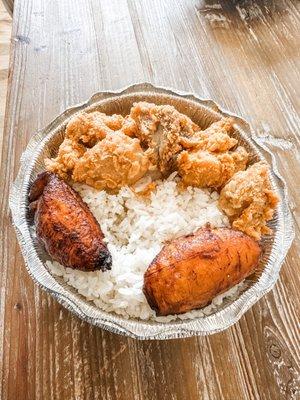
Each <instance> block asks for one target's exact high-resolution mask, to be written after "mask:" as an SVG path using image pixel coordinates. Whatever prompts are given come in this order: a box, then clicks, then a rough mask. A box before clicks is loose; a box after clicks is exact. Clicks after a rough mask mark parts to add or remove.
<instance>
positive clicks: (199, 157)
mask: <svg viewBox="0 0 300 400" xmlns="http://www.w3.org/2000/svg"><path fill="white" fill-rule="evenodd" d="M247 162H248V153H247V152H246V150H245V149H244V148H243V147H242V146H239V147H238V148H237V149H236V150H235V151H227V152H224V153H211V152H209V151H208V150H193V151H182V152H181V153H180V154H179V156H178V158H177V165H178V172H179V175H180V176H181V177H182V181H183V182H184V184H185V185H187V186H197V187H215V188H219V187H222V186H223V185H224V184H225V183H226V182H227V181H228V180H229V179H230V178H231V177H232V176H233V175H234V174H235V173H236V172H237V171H241V170H244V169H245V168H246V165H247Z"/></svg>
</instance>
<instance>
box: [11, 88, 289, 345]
mask: <svg viewBox="0 0 300 400" xmlns="http://www.w3.org/2000/svg"><path fill="white" fill-rule="evenodd" d="M136 101H148V102H154V103H157V104H171V105H174V106H175V107H176V108H177V109H178V111H180V112H182V113H184V114H187V115H188V116H189V117H190V118H191V119H192V120H193V121H194V122H195V123H197V124H198V125H199V126H200V127H201V128H206V127H207V126H208V125H210V124H211V123H212V122H214V121H216V120H218V119H220V118H221V117H222V116H231V117H232V118H233V119H234V122H235V126H236V133H235V136H236V137H237V138H238V139H239V142H240V144H242V145H243V146H245V147H246V149H247V150H248V151H250V153H251V154H252V156H251V160H250V163H253V162H256V161H259V160H266V159H268V160H270V159H271V161H272V166H271V168H272V169H271V183H272V186H273V189H274V191H275V192H276V193H277V194H278V196H279V198H280V202H279V204H278V208H277V212H276V214H275V217H274V219H273V220H272V221H271V222H270V224H269V226H270V227H271V228H272V229H273V234H272V235H270V236H267V237H264V238H263V239H262V242H261V243H262V246H263V256H262V259H261V262H260V265H259V268H258V269H257V272H256V273H255V275H253V276H251V277H250V278H248V279H247V280H246V285H245V290H244V291H243V293H242V294H241V295H240V296H239V297H238V298H237V299H236V300H228V299H227V300H226V299H225V300H224V302H223V303H222V305H221V306H220V308H219V309H217V311H214V312H213V313H212V314H211V315H208V316H204V317H199V318H196V319H193V320H178V321H171V322H169V323H160V322H154V321H153V322H152V321H151V322H145V321H142V320H137V319H126V318H124V317H120V316H118V315H116V314H113V313H108V312H105V311H102V310H101V309H99V308H97V307H96V306H95V305H94V304H93V303H92V302H89V301H87V300H86V299H85V298H84V297H83V296H81V295H80V294H78V293H77V292H76V290H75V289H73V288H72V287H70V286H68V285H67V284H66V283H65V282H64V281H63V280H62V278H60V277H55V276H52V275H51V274H50V272H49V271H48V269H47V267H46V264H45V263H44V261H45V260H46V259H47V258H48V256H47V254H46V253H45V251H44V250H43V249H42V246H41V245H40V244H39V243H38V242H37V241H36V239H35V237H34V235H33V234H32V233H33V228H32V225H31V223H30V222H29V220H28V218H27V206H28V200H27V196H28V189H29V186H30V183H31V182H32V181H33V180H34V179H35V177H36V175H37V174H38V173H39V172H41V171H43V170H44V162H43V160H44V158H45V157H49V156H53V155H55V153H56V151H57V149H58V147H59V145H60V143H61V142H62V140H63V136H64V129H65V126H66V124H67V122H68V120H69V119H70V117H72V116H73V115H74V114H75V113H77V112H80V111H83V110H88V111H94V110H99V111H102V112H104V113H107V114H113V113H117V114H119V113H120V114H123V115H125V114H127V113H128V112H129V110H130V107H131V106H132V103H134V102H136ZM268 153H269V154H268ZM9 204H10V208H11V213H12V221H13V225H14V227H15V229H16V233H17V237H18V240H19V243H20V247H21V251H22V253H23V257H24V260H25V264H26V267H27V270H28V272H29V274H30V275H31V276H32V278H33V280H34V281H35V282H36V283H37V284H38V285H39V286H40V287H41V288H43V289H44V290H46V291H47V292H49V293H50V294H51V295H52V296H53V297H55V298H56V299H57V301H59V302H60V303H61V304H62V305H63V306H65V307H66V308H68V309H69V310H70V311H71V312H73V313H74V314H76V315H77V316H79V317H80V318H82V319H83V320H85V321H87V322H89V323H91V324H93V325H96V326H99V327H101V328H104V329H107V330H109V331H111V332H115V333H118V334H123V335H126V336H130V337H133V338H138V339H171V338H180V337H189V336H194V335H209V334H213V333H216V332H219V331H222V330H224V329H226V328H228V327H229V326H231V325H233V324H234V323H235V322H237V321H238V320H239V319H240V318H241V316H242V315H243V314H244V313H245V312H246V311H247V310H248V309H249V308H250V307H251V306H252V305H253V304H254V303H256V302H257V301H258V300H259V299H260V298H261V297H262V296H263V295H264V294H266V293H267V292H268V291H269V290H271V288H272V287H273V285H274V284H275V282H276V280H277V278H278V275H279V271H280V268H281V265H282V263H283V260H284V258H285V256H286V253H287V251H288V249H289V247H290V245H291V243H292V240H293V237H294V229H293V223H292V217H291V213H290V210H289V208H288V201H287V193H286V187H285V182H284V180H283V179H282V177H281V176H280V175H279V173H278V170H277V167H276V160H275V157H273V155H272V154H271V153H270V152H269V151H268V149H267V148H266V147H265V146H263V145H262V144H259V142H258V140H257V138H255V136H254V135H253V132H252V131H251V128H250V126H249V125H248V124H247V122H246V121H244V120H243V119H242V118H239V117H237V116H234V115H232V114H230V113H228V112H225V111H223V110H221V109H220V107H219V106H218V105H217V104H215V103H214V102H213V101H211V100H204V99H201V98H199V97H197V96H196V95H193V94H188V93H182V92H176V91H174V90H170V89H165V88H160V87H155V86H153V85H151V84H149V83H142V84H136V85H133V86H129V87H127V88H125V89H122V90H120V91H114V92H100V93H97V94H95V95H94V96H92V97H91V99H90V100H88V101H87V102H85V103H82V104H80V105H77V106H74V107H71V108H69V109H67V110H66V111H65V112H63V113H62V114H61V115H60V116H58V117H57V118H55V119H54V120H53V121H52V122H51V123H50V124H49V125H48V126H47V127H46V128H44V129H43V130H41V131H39V132H38V133H37V134H35V135H34V136H33V137H32V139H31V140H30V142H29V144H28V146H27V149H26V151H25V152H24V153H23V155H22V157H21V166H20V170H19V173H18V176H17V178H16V180H15V182H14V184H13V185H12V188H11V192H10V199H9Z"/></svg>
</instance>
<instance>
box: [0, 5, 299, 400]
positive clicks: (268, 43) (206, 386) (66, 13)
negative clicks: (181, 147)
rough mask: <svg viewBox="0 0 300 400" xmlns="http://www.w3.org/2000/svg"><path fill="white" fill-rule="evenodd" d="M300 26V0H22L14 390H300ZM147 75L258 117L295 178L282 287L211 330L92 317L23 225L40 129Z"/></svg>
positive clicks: (242, 394) (7, 168)
mask: <svg viewBox="0 0 300 400" xmlns="http://www.w3.org/2000/svg"><path fill="white" fill-rule="evenodd" d="M299 28H300V5H299V2H297V1H296V0H282V1H279V0H278V1H275V0H265V1H259V0H257V1H249V0H248V1H245V0H244V1H225V0H224V1H217V0H216V1H215V2H211V1H196V0H176V1H175V0H164V1H160V0H153V1H146V0H128V1H125V0H110V1H109V0H104V1H101V2H100V1H97V0H94V1H93V0H76V1H71V0H65V1H58V0H53V1H51V2H45V1H43V0H28V1H26V2H24V1H21V0H17V1H16V2H15V9H14V23H13V44H14V45H13V52H12V55H11V57H12V75H11V82H10V87H9V100H8V107H7V112H6V122H5V135H4V138H3V146H2V147H3V148H2V164H1V182H0V184H1V190H0V212H1V215H0V225H1V226H0V232H1V235H2V238H1V241H0V251H1V261H2V268H1V270H0V287H1V303H0V356H1V361H0V362H1V368H0V383H1V386H0V387H1V389H0V390H1V395H0V397H1V399H5V400H6V399H9V400H27V399H30V400H32V399H43V400H44V399H46V400H47V399H51V400H52V399H72V400H75V399H76V400H83V399H88V400H89V399H105V400H106V399H107V400H116V399H121V400H127V399H128V400H132V399H136V400H139V399H142V400H143V399H145V400H152V399H153V400H154V399H159V400H169V399H176V400H177V399H178V400H196V399H205V400H219V399H225V400H233V399H255V400H256V399H263V400H274V399H276V400H277V399H297V398H299V396H300V389H299V377H300V372H299V360H300V357H299V326H298V323H299V309H300V304H299V303H300V302H299V289H298V288H299V285H300V282H299V280H300V279H299V276H300V274H299V261H298V260H299V253H300V240H299V230H300V226H299V214H300V200H299V199H300V193H299V176H300V166H299V148H300V146H299V137H300V136H299V94H300V93H299V91H300V90H299V66H300V65H299V60H300V54H299V48H300V46H299V44H300V43H299ZM137 81H151V82H152V83H154V84H157V85H163V86H171V87H175V88H177V89H179V90H180V89H181V90H185V91H193V92H196V93H197V94H199V95H200V96H202V97H208V98H212V99H214V100H215V101H216V102H218V103H219V104H221V105H222V106H223V107H225V108H227V109H229V110H231V111H232V112H234V113H237V114H240V115H241V116H243V117H245V118H246V119H248V120H249V121H250V122H251V123H252V125H253V127H254V128H255V129H256V131H257V133H258V134H259V135H261V136H262V137H265V140H266V141H267V142H268V144H269V146H270V147H271V148H272V149H273V150H274V152H275V153H276V157H277V158H278V160H279V166H280V171H281V173H282V174H283V175H284V177H285V178H286V180H287V183H288V186H289V191H290V201H291V206H292V208H293V214H294V217H295V226H296V239H295V241H294V244H293V246H292V248H291V250H290V252H289V254H288V257H287V258H286V261H285V263H284V265H283V268H282V272H281V274H280V279H279V281H278V283H277V285H276V287H275V288H274V290H272V292H270V293H269V294H268V295H266V296H265V297H264V298H263V299H261V300H260V301H259V302H258V303H257V304H256V305H255V306H254V307H252V308H251V310H249V311H248V312H247V313H246V315H245V316H243V317H242V318H241V320H240V322H239V323H237V324H236V325H235V326H234V327H232V328H230V329H228V330H227V331H225V332H222V333H220V334H216V335H213V336H210V337H199V338H191V339H184V340H172V341H165V342H159V341H145V342H139V341H135V340H132V339H128V338H125V337H120V336H116V335H113V334H110V333H108V332H105V331H102V330H100V329H97V328H95V327H92V326H89V325H88V324H86V323H85V322H82V321H80V320H78V319H77V318H75V317H74V316H72V315H71V314H70V313H69V312H68V311H66V310H65V309H62V307H61V306H60V305H59V304H57V302H56V301H54V300H53V299H52V298H51V297H50V296H49V295H47V294H45V293H44V292H42V291H41V290H39V289H38V288H37V287H36V286H34V284H33V282H32V280H31V278H30V277H29V276H28V274H27V272H26V270H25V267H24V264H23V260H22V256H21V254H20V252H19V248H18V245H17V242H16V238H15V235H14V232H13V228H12V227H11V224H10V219H9V211H8V198H7V196H8V192H9V186H10V184H11V182H12V181H13V179H14V177H15V176H16V173H17V170H18V167H19V158H20V155H21V153H22V151H23V150H24V148H25V146H26V144H27V142H28V139H29V138H30V136H31V135H32V134H33V133H34V132H35V131H36V130H37V129H39V128H41V127H43V126H45V125H46V124H47V123H48V122H49V121H50V120H51V119H52V118H53V117H54V116H55V115H57V114H58V113H60V112H61V111H63V110H64V109H65V108H66V107H67V106H70V105H73V104H74V103H77V102H80V101H83V100H85V99H87V98H88V97H89V96H90V95H91V94H92V93H94V92H96V91H99V90H101V89H116V88H119V87H122V86H126V85H128V84H131V83H133V82H137Z"/></svg>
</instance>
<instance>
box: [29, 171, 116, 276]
mask: <svg viewBox="0 0 300 400" xmlns="http://www.w3.org/2000/svg"><path fill="white" fill-rule="evenodd" d="M29 202H30V205H29V210H30V212H31V214H34V220H35V225H36V234H37V237H38V238H39V239H40V240H41V241H42V242H43V244H44V246H45V248H46V250H47V252H48V253H49V255H50V256H51V257H52V258H53V259H54V260H56V261H58V262H59V263H61V264H62V265H64V266H65V267H69V268H74V269H79V270H83V271H94V270H99V269H101V270H102V271H105V270H107V269H111V263H112V260H111V255H110V253H109V251H108V249H107V246H106V244H105V243H104V242H103V238H104V235H103V233H102V231H101V228H100V226H99V224H98V222H97V221H96V219H95V217H94V216H93V214H92V213H91V211H90V210H89V208H88V206H87V205H86V203H84V201H83V200H82V199H81V197H80V196H79V194H78V193H77V192H76V191H75V190H74V189H72V188H71V186H69V185H68V184H67V183H66V182H64V181H63V180H61V179H60V178H58V177H57V175H55V174H54V173H51V172H43V173H41V174H40V175H38V177H37V178H36V180H35V181H34V182H33V184H32V186H31V188H30V192H29Z"/></svg>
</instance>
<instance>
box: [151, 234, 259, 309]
mask: <svg viewBox="0 0 300 400" xmlns="http://www.w3.org/2000/svg"><path fill="white" fill-rule="evenodd" d="M260 253H261V249H260V246H259V244H258V243H257V242H255V240H253V239H252V238H250V237H249V236H247V235H246V234H244V233H242V232H239V231H235V230H233V229H228V228H218V229H210V228H209V227H206V228H203V229H199V230H198V231H197V232H196V233H195V234H192V235H188V236H183V237H180V238H178V239H175V240H173V241H172V242H170V243H168V244H167V245H165V246H164V247H163V249H162V250H161V251H160V253H159V254H158V255H157V256H156V258H155V259H154V260H153V261H152V263H151V264H150V266H149V267H148V269H147V271H146V272H145V275H144V288H143V291H144V294H145V296H146V298H147V301H148V303H149V305H150V307H151V308H153V309H154V310H156V313H157V315H168V314H180V313H184V312H186V311H190V310H192V309H195V308H201V307H204V306H205V305H207V304H208V303H209V302H210V301H211V300H212V299H213V298H214V297H215V296H216V295H218V294H220V293H223V292H225V291H226V290H228V289H229V288H231V287H232V286H234V285H236V284H237V283H239V282H241V281H242V280H243V279H244V278H246V277H247V276H249V275H250V274H251V273H253V272H254V270H255V268H256V267H257V265H258V261H259V257H260Z"/></svg>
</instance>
